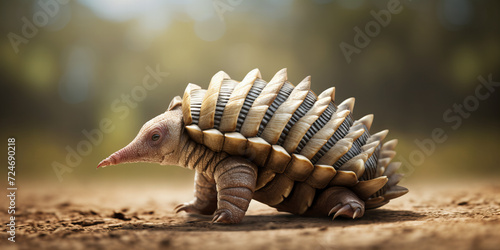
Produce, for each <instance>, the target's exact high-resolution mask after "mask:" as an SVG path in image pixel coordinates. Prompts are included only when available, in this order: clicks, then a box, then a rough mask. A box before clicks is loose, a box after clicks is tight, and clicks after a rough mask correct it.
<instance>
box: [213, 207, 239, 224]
mask: <svg viewBox="0 0 500 250" xmlns="http://www.w3.org/2000/svg"><path fill="white" fill-rule="evenodd" d="M240 220H241V219H239V220H238V219H237V218H233V216H232V215H231V212H229V211H228V210H218V211H217V212H215V215H214V218H213V219H212V223H220V224H233V223H238V222H240Z"/></svg>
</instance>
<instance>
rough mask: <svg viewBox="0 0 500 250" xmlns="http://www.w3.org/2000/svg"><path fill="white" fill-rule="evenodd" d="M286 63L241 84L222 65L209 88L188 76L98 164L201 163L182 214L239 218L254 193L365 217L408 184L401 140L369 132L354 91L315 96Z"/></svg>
mask: <svg viewBox="0 0 500 250" xmlns="http://www.w3.org/2000/svg"><path fill="white" fill-rule="evenodd" d="M310 85H311V77H310V76H308V77H306V78H305V79H304V80H302V81H301V82H300V83H299V84H297V86H294V85H292V84H291V83H290V82H289V81H288V79H287V71H286V69H282V70H280V71H279V72H277V73H276V75H275V76H274V77H273V78H272V79H271V81H270V82H266V81H264V80H263V79H262V76H261V73H260V71H259V70H258V69H254V70H252V71H250V72H249V73H248V74H247V75H246V76H245V77H244V79H243V80H242V81H241V82H238V81H235V80H232V79H231V78H230V77H229V76H228V75H227V74H226V73H224V72H223V71H219V72H218V73H216V74H215V75H214V76H213V77H212V79H211V81H210V84H209V86H208V88H207V89H202V88H201V87H200V86H198V85H195V84H191V83H190V84H188V85H187V87H186V90H185V92H184V95H183V97H182V98H181V97H179V96H176V97H174V99H173V100H172V101H171V102H170V105H169V106H168V108H167V111H166V112H165V113H163V114H160V115H158V116H156V117H155V118H153V119H151V120H150V121H148V122H146V123H145V124H144V125H143V127H142V128H141V130H140V131H139V133H138V135H137V136H136V137H135V139H134V140H133V141H132V142H131V143H130V144H128V145H127V146H125V147H124V148H122V149H120V150H119V151H117V152H115V153H113V154H111V155H110V156H109V157H108V158H106V159H104V160H103V161H101V162H100V163H99V165H98V166H97V167H98V168H99V167H105V166H109V165H115V164H121V163H132V162H153V163H159V164H161V165H179V166H182V167H186V168H189V169H193V170H195V179H194V182H195V183H194V186H195V193H194V196H195V198H194V199H193V200H192V201H191V202H187V203H183V204H180V205H178V206H177V207H176V208H175V211H176V212H180V211H185V212H187V213H195V214H204V215H213V220H212V221H213V222H214V223H238V222H240V221H241V220H242V219H243V217H244V215H245V213H246V211H247V209H248V206H249V203H250V201H251V200H252V199H255V200H257V201H260V202H262V203H265V204H267V205H269V206H271V207H274V208H276V209H277V210H279V211H284V212H289V213H293V214H296V215H304V216H331V215H333V216H332V217H333V219H335V218H336V217H338V216H342V217H350V218H353V219H355V218H360V217H362V216H363V214H364V212H365V209H370V208H377V207H380V206H382V205H385V204H387V203H388V202H389V200H391V199H394V198H397V197H399V196H401V195H404V194H406V193H407V192H408V189H406V188H404V187H401V186H398V185H397V184H398V183H399V181H400V180H401V179H402V177H403V175H402V174H399V173H396V171H397V170H398V168H399V167H400V165H401V163H399V162H391V161H392V159H393V158H394V156H395V154H396V152H395V151H394V148H395V147H396V145H397V142H398V141H397V140H396V139H393V140H390V141H387V142H385V143H382V141H383V140H384V138H385V137H386V135H387V133H388V130H384V131H381V132H378V133H375V134H373V135H371V134H370V133H369V129H370V127H371V124H372V121H373V115H366V116H364V117H362V118H361V119H359V120H354V119H353V118H352V112H353V108H354V98H349V99H347V100H345V101H343V102H341V103H340V104H338V105H337V104H335V88H334V87H332V88H329V89H327V90H325V91H323V92H322V93H321V94H319V95H316V94H314V93H313V92H312V91H311V90H310Z"/></svg>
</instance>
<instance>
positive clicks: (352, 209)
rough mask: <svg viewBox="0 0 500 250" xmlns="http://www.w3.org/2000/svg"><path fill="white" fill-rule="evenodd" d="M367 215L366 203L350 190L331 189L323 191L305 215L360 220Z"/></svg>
mask: <svg viewBox="0 0 500 250" xmlns="http://www.w3.org/2000/svg"><path fill="white" fill-rule="evenodd" d="M364 213H365V203H364V202H363V201H362V200H361V199H360V198H359V197H358V196H357V195H356V194H355V193H353V192H352V191H351V190H350V189H348V188H345V187H331V188H328V189H326V190H325V191H323V192H322V193H321V194H320V195H319V197H318V199H317V200H316V201H315V202H314V203H313V205H312V207H311V208H310V209H309V210H308V211H307V212H306V213H305V215H309V216H325V215H327V216H330V215H332V214H333V219H335V218H337V217H338V216H342V217H349V218H353V219H355V218H360V217H362V216H363V214H364Z"/></svg>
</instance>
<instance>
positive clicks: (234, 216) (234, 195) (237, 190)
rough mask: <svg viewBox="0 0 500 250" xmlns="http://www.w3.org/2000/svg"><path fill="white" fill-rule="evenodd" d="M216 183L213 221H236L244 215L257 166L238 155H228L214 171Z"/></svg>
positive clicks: (251, 191) (253, 186)
mask: <svg viewBox="0 0 500 250" xmlns="http://www.w3.org/2000/svg"><path fill="white" fill-rule="evenodd" d="M214 179H215V183H216V185H217V211H215V215H214V219H213V222H214V223H226V224H229V223H238V222H240V221H241V220H242V219H243V217H244V216H245V212H246V211H247V209H248V205H249V204H250V201H251V200H252V197H253V191H254V189H255V182H256V180H257V167H256V166H255V165H254V164H252V163H250V162H248V161H247V160H245V159H243V158H240V157H229V158H227V159H226V160H224V161H223V162H221V164H219V165H218V166H217V168H216V169H215V173H214Z"/></svg>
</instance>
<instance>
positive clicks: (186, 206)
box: [174, 203, 193, 214]
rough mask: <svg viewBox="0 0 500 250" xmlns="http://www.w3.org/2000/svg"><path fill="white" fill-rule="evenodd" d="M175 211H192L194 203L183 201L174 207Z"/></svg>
mask: <svg viewBox="0 0 500 250" xmlns="http://www.w3.org/2000/svg"><path fill="white" fill-rule="evenodd" d="M174 211H175V213H176V214H178V213H180V212H181V211H184V212H186V213H192V212H193V209H192V205H191V204H190V203H182V204H179V205H177V206H176V207H175V208H174Z"/></svg>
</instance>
